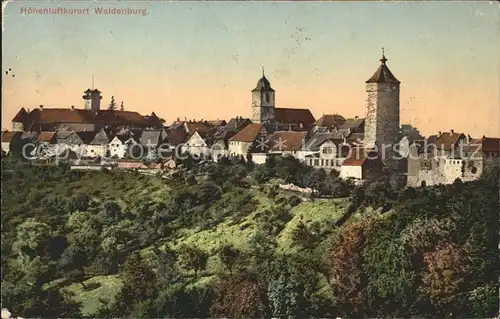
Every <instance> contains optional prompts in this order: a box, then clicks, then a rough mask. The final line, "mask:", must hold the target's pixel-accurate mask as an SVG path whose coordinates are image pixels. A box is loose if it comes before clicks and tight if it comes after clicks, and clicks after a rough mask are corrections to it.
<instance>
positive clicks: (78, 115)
mask: <svg viewBox="0 0 500 319" xmlns="http://www.w3.org/2000/svg"><path fill="white" fill-rule="evenodd" d="M82 98H83V100H84V102H85V108H84V109H78V108H75V107H74V106H71V107H70V108H47V107H45V106H43V105H40V106H39V107H38V108H35V109H33V110H32V111H29V110H28V111H26V109H24V108H21V109H20V110H19V112H18V113H17V114H16V115H15V116H14V118H13V119H12V129H13V130H16V131H37V132H40V131H56V130H70V131H75V132H79V131H99V130H100V129H101V128H106V129H117V128H120V127H138V128H151V127H154V128H161V127H163V123H162V121H161V119H159V118H158V117H157V116H156V114H155V113H154V112H153V113H151V115H147V116H142V115H141V114H139V113H137V112H131V111H121V110H120V111H118V110H101V108H100V105H101V99H102V96H101V92H100V91H99V90H97V89H93V90H90V89H88V90H86V91H85V92H84V95H83V96H82Z"/></svg>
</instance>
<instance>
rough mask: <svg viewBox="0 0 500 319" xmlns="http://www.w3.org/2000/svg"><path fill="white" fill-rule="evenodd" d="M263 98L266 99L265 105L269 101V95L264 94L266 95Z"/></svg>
mask: <svg viewBox="0 0 500 319" xmlns="http://www.w3.org/2000/svg"><path fill="white" fill-rule="evenodd" d="M265 97H266V102H267V103H269V100H270V98H269V93H266V94H265Z"/></svg>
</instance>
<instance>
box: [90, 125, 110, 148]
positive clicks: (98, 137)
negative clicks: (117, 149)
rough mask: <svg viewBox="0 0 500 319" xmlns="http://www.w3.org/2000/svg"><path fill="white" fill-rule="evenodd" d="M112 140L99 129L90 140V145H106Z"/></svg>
mask: <svg viewBox="0 0 500 319" xmlns="http://www.w3.org/2000/svg"><path fill="white" fill-rule="evenodd" d="M111 140H112V138H111V136H110V135H108V134H106V132H105V131H104V130H103V129H101V130H100V131H99V132H97V134H95V136H94V138H93V139H92V141H91V142H90V145H106V144H108V143H109V142H110V141H111Z"/></svg>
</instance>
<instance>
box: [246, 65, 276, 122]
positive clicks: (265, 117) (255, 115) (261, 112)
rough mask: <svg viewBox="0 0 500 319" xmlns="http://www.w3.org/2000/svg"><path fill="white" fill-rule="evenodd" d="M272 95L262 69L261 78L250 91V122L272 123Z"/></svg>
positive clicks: (271, 89) (269, 84) (273, 101)
mask: <svg viewBox="0 0 500 319" xmlns="http://www.w3.org/2000/svg"><path fill="white" fill-rule="evenodd" d="M274 93H275V92H274V90H273V88H271V83H270V82H269V80H268V79H267V78H266V76H265V75H264V68H262V78H261V79H260V80H259V82H257V86H256V87H255V89H253V90H252V122H254V123H266V122H272V121H274V106H275V105H274V103H275V100H274Z"/></svg>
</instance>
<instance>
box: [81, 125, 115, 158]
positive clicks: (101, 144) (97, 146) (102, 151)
mask: <svg viewBox="0 0 500 319" xmlns="http://www.w3.org/2000/svg"><path fill="white" fill-rule="evenodd" d="M109 142H110V140H109V137H108V134H106V132H105V131H104V130H103V129H101V130H100V131H99V132H97V133H96V134H94V137H93V138H92V140H91V141H90V142H89V143H88V144H87V151H86V153H85V156H86V157H100V158H103V157H107V156H108V155H110V154H108V146H109Z"/></svg>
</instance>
